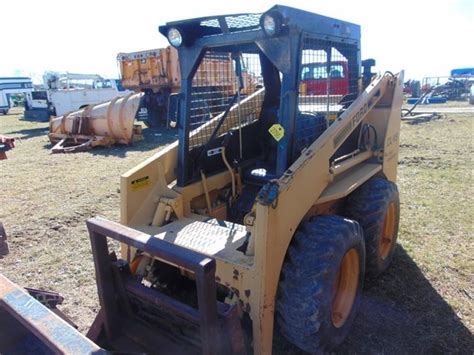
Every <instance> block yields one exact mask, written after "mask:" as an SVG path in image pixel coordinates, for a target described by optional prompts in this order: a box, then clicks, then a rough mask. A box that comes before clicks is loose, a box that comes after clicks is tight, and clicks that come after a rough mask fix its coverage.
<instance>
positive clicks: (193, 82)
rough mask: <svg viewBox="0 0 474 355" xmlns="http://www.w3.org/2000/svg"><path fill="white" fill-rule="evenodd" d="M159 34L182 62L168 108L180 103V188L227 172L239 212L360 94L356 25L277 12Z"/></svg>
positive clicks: (200, 22)
mask: <svg viewBox="0 0 474 355" xmlns="http://www.w3.org/2000/svg"><path fill="white" fill-rule="evenodd" d="M315 16H316V17H317V19H318V21H315ZM160 32H161V33H162V34H164V35H165V36H167V37H168V40H169V42H170V44H171V45H173V46H174V47H176V48H177V49H178V52H179V57H180V70H181V77H182V83H181V90H182V92H181V93H180V94H178V96H177V101H178V102H177V104H176V105H170V106H175V107H177V109H176V110H174V109H173V110H170V111H171V112H176V113H177V117H172V118H171V119H172V120H174V119H176V121H177V122H176V124H177V127H178V131H179V146H178V166H179V169H178V171H177V173H178V175H177V186H178V187H184V186H187V185H189V184H192V183H195V182H197V181H201V180H202V181H203V183H205V180H206V178H208V177H209V176H212V175H215V174H218V173H221V172H224V171H226V170H228V171H229V172H230V174H231V175H232V198H235V200H234V201H233V206H234V208H233V209H234V210H235V209H239V208H242V211H240V212H239V213H237V214H238V215H239V216H242V215H244V214H245V213H247V212H248V211H249V210H250V209H251V207H252V205H253V203H254V201H255V197H256V195H257V193H258V191H259V190H260V189H261V188H262V187H263V186H264V185H266V184H268V183H270V182H272V181H274V180H275V179H278V178H280V177H281V176H282V175H283V174H284V172H285V171H286V170H287V169H288V168H289V167H290V166H291V164H292V163H293V162H294V161H296V159H298V157H299V156H300V155H301V152H302V151H303V150H304V149H306V148H308V147H309V146H310V145H311V144H312V143H313V142H314V141H315V140H316V139H317V138H318V137H319V136H320V135H321V134H323V132H324V131H325V129H326V128H327V127H328V126H329V125H330V124H331V122H333V121H334V119H336V118H337V117H338V116H339V115H340V114H341V113H342V112H343V110H344V109H345V108H347V107H348V106H349V105H350V103H351V102H352V101H353V100H354V99H355V98H356V97H357V95H358V93H359V85H358V81H359V77H360V50H359V43H360V42H359V40H360V28H359V26H357V25H354V24H350V23H347V22H343V21H340V20H335V19H331V18H328V17H324V16H320V15H315V14H312V13H308V12H305V11H301V10H297V9H293V8H290V7H286V6H274V7H273V8H271V9H270V10H269V11H267V12H266V13H264V14H239V15H229V16H220V17H206V18H198V19H192V20H186V21H178V22H172V23H168V24H166V25H165V26H161V27H160ZM357 134H358V133H355V135H357ZM351 149H352V148H351ZM348 150H350V149H349V148H348ZM352 150H353V149H352ZM235 180H237V181H235ZM236 185H238V186H237V187H236ZM237 188H239V189H240V191H239V193H238V194H237V195H238V198H237V197H236V196H235V195H236V193H235V190H236V189H237ZM226 198H227V196H226V197H224V199H226ZM232 198H231V200H232ZM208 200H209V199H208ZM244 205H245V206H244ZM239 206H240V207H239ZM224 216H225V217H229V216H228V215H227V214H225V215H224ZM223 219H225V218H223ZM240 219H241V218H240V217H239V218H236V221H238V222H239V223H241V222H242V221H241V220H240Z"/></svg>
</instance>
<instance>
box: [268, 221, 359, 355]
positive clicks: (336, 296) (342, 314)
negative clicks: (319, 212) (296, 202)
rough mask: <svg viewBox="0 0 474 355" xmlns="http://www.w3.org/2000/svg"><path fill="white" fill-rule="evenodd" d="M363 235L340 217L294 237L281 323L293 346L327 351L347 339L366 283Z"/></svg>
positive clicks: (279, 309)
mask: <svg viewBox="0 0 474 355" xmlns="http://www.w3.org/2000/svg"><path fill="white" fill-rule="evenodd" d="M364 273H365V247H364V239H363V235H362V229H361V228H360V226H359V224H358V223H357V222H355V221H351V220H349V219H345V218H343V217H339V216H319V217H316V218H314V219H312V220H310V221H309V222H306V223H304V224H303V225H302V227H301V228H300V229H299V230H298V231H297V232H296V234H295V236H294V238H293V240H292V242H291V245H290V247H289V248H288V252H287V256H286V259H285V262H284V265H283V268H282V273H281V277H280V282H279V285H278V296H277V303H276V315H277V323H278V326H279V328H280V330H281V332H282V334H283V335H284V336H285V337H286V338H287V339H288V340H289V341H290V342H291V343H293V344H295V345H296V346H298V347H299V348H301V349H303V350H305V351H308V352H310V353H315V352H324V351H329V350H331V349H332V348H334V347H335V346H337V345H339V344H340V343H342V341H343V340H344V339H345V337H346V336H347V334H348V332H349V330H350V328H351V325H352V322H353V321H354V317H355V314H356V309H357V307H358V303H359V298H360V294H361V290H362V285H363V282H364Z"/></svg>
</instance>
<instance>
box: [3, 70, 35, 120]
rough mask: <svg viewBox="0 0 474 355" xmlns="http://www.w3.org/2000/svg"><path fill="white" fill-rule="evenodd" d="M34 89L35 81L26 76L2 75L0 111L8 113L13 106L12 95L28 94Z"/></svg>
mask: <svg viewBox="0 0 474 355" xmlns="http://www.w3.org/2000/svg"><path fill="white" fill-rule="evenodd" d="M32 90H33V83H32V81H31V79H30V78H26V77H16V78H15V77H0V113H3V114H4V115H6V114H8V110H9V109H10V107H11V106H12V103H11V100H10V96H11V95H15V94H23V95H24V94H27V93H31V91H32Z"/></svg>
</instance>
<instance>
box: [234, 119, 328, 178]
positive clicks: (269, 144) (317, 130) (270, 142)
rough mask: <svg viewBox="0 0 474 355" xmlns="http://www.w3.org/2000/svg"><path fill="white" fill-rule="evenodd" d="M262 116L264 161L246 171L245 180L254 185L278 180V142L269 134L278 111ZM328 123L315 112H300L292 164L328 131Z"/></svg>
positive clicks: (261, 134) (260, 136) (259, 161)
mask: <svg viewBox="0 0 474 355" xmlns="http://www.w3.org/2000/svg"><path fill="white" fill-rule="evenodd" d="M265 111H267V112H265ZM265 111H262V114H261V117H260V119H261V128H262V130H260V132H261V133H260V135H259V138H258V139H260V141H261V144H262V145H263V147H262V150H263V152H264V155H263V157H264V158H263V159H262V160H258V161H257V162H255V164H252V165H251V166H249V167H248V168H247V169H245V170H244V173H243V178H244V181H245V182H246V183H249V184H252V185H264V184H266V183H267V182H269V181H270V180H272V179H276V178H278V176H276V174H275V166H276V151H277V145H278V142H276V141H275V139H273V137H272V136H271V135H270V133H269V132H268V129H269V128H270V127H271V126H272V125H273V123H275V122H277V119H276V118H277V112H276V110H265ZM326 127H327V123H326V118H325V117H324V115H322V114H320V113H313V112H298V115H297V117H296V130H295V135H294V141H293V151H292V154H291V162H290V164H292V163H293V162H294V161H295V160H296V159H298V157H299V156H300V154H301V151H302V150H303V149H304V148H306V147H309V146H310V145H311V143H313V142H314V141H315V140H316V139H318V137H319V136H320V135H321V134H323V132H324V131H325V130H326Z"/></svg>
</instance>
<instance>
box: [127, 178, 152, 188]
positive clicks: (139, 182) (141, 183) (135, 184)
mask: <svg viewBox="0 0 474 355" xmlns="http://www.w3.org/2000/svg"><path fill="white" fill-rule="evenodd" d="M149 184H150V178H149V177H148V176H144V177H142V178H140V179H136V180H133V181H132V182H131V185H132V190H139V189H142V188H144V187H146V186H148V185H149Z"/></svg>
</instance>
